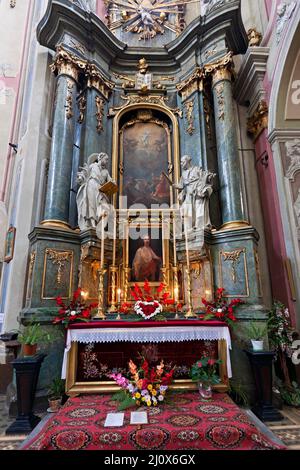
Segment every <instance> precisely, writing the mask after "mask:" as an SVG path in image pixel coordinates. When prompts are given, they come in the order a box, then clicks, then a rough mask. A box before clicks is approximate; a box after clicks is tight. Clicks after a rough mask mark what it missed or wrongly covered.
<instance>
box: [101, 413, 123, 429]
mask: <svg viewBox="0 0 300 470" xmlns="http://www.w3.org/2000/svg"><path fill="white" fill-rule="evenodd" d="M123 423H124V413H107V416H106V420H105V423H104V427H112V426H123Z"/></svg>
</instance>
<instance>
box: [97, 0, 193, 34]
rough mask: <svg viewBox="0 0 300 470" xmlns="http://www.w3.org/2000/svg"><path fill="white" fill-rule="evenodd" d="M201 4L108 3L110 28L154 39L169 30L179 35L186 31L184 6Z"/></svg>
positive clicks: (173, 0) (168, 0) (169, 0)
mask: <svg viewBox="0 0 300 470" xmlns="http://www.w3.org/2000/svg"><path fill="white" fill-rule="evenodd" d="M194 2H199V0H114V1H113V0H106V1H105V3H106V6H107V8H108V16H107V18H108V27H109V28H110V30H112V31H114V30H116V29H119V28H122V29H123V30H124V31H127V32H131V33H136V34H139V39H140V40H141V39H152V38H154V37H155V36H156V35H157V34H164V32H165V30H166V29H168V30H170V31H172V32H173V33H176V35H178V34H180V33H181V31H182V30H183V29H184V26H185V23H184V6H185V5H187V4H189V3H194Z"/></svg>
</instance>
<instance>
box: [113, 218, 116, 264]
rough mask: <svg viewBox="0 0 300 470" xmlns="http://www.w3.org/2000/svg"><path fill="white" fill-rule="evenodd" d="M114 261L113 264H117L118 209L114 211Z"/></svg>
mask: <svg viewBox="0 0 300 470" xmlns="http://www.w3.org/2000/svg"><path fill="white" fill-rule="evenodd" d="M113 237H114V239H113V263H112V265H113V266H115V265H116V249H117V246H116V244H117V213H116V211H115V212H114V235H113Z"/></svg>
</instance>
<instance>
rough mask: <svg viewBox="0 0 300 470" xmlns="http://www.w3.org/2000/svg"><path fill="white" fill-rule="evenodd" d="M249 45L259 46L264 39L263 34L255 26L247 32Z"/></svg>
mask: <svg viewBox="0 0 300 470" xmlns="http://www.w3.org/2000/svg"><path fill="white" fill-rule="evenodd" d="M247 36H248V40H249V47H257V46H259V45H260V43H261V40H262V34H261V33H259V32H258V31H256V29H255V28H250V29H249V30H248V32H247Z"/></svg>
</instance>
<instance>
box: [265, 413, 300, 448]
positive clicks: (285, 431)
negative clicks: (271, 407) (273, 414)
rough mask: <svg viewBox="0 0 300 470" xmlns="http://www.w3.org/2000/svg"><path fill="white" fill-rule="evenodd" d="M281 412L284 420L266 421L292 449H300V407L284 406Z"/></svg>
mask: <svg viewBox="0 0 300 470" xmlns="http://www.w3.org/2000/svg"><path fill="white" fill-rule="evenodd" d="M280 413H281V414H282V415H283V416H284V420H282V421H278V422H272V423H265V424H266V425H267V426H268V428H270V429H271V431H272V432H273V433H274V434H276V436H278V437H279V439H281V441H282V442H284V444H285V445H286V446H287V447H288V449H290V450H300V408H293V407H292V406H284V407H283V409H282V410H280Z"/></svg>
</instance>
